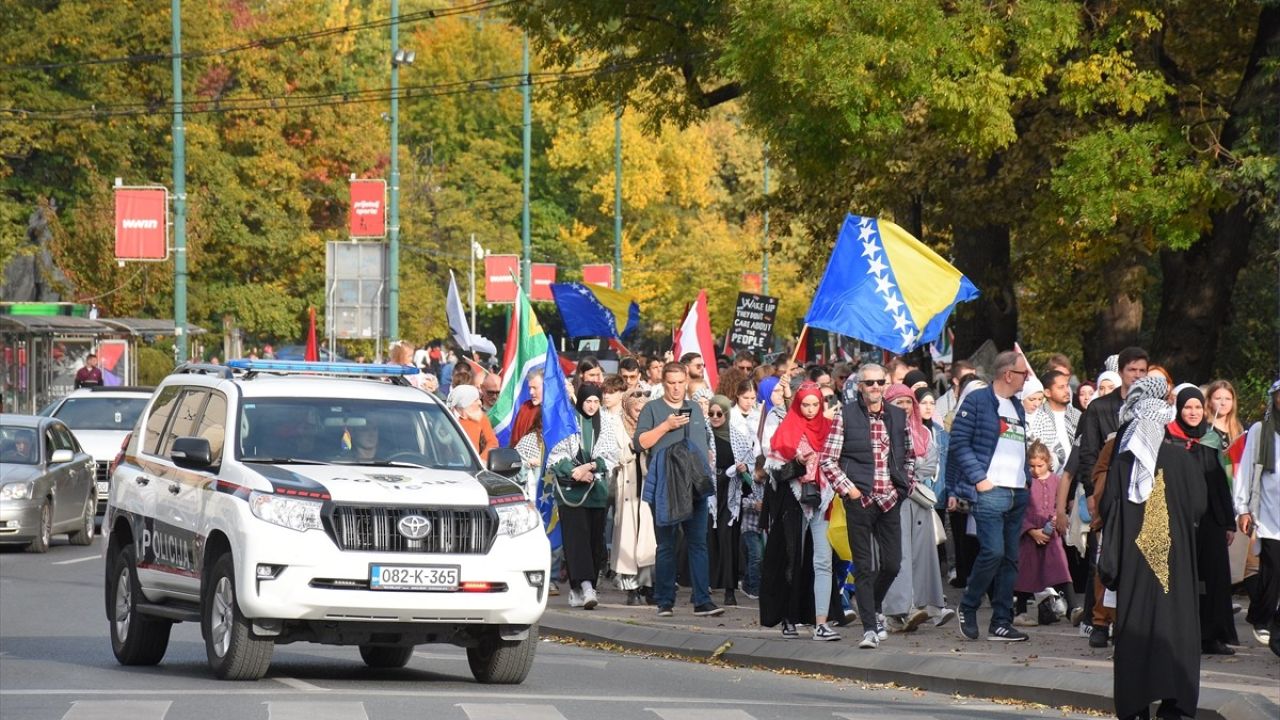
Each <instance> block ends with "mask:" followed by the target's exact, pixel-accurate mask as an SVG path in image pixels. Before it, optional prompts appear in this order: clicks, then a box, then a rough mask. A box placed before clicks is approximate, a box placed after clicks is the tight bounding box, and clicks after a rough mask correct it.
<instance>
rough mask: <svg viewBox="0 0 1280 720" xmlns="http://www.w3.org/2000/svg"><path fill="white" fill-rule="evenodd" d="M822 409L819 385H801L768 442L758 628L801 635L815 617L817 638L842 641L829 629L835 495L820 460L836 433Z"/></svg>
mask: <svg viewBox="0 0 1280 720" xmlns="http://www.w3.org/2000/svg"><path fill="white" fill-rule="evenodd" d="M824 410H825V408H824V407H823V399H822V390H821V389H819V388H818V386H817V385H815V384H813V383H804V384H802V385H801V386H800V389H799V390H797V391H796V395H795V398H794V399H793V400H792V401H791V409H790V411H788V412H787V414H786V417H785V418H783V420H782V422H781V423H780V424H779V425H778V429H777V430H776V431H775V432H774V434H773V437H772V438H771V439H770V443H769V446H770V451H769V455H768V459H767V461H766V463H765V470H766V471H767V472H768V473H769V482H768V487H767V488H766V490H765V501H764V511H763V513H764V521H765V522H767V525H766V529H767V531H768V539H767V540H766V541H765V548H764V562H763V568H762V571H761V575H762V578H761V594H760V624H761V625H763V626H765V627H774V626H775V625H778V624H779V623H781V624H782V636H783V637H785V638H795V637H799V636H800V635H799V632H798V631H797V630H796V624H797V623H802V622H808V621H809V619H810V618H812V619H813V621H814V627H813V639H814V640H839V639H840V635H839V633H837V632H836V631H835V630H833V629H832V628H831V627H830V626H829V625H827V612H828V611H829V610H830V608H831V604H832V601H833V599H832V595H833V593H832V585H833V583H832V575H831V555H832V552H831V543H830V542H829V541H828V540H827V524H828V520H827V511H828V510H829V508H830V506H831V499H832V498H833V497H835V492H834V490H833V489H832V488H831V487H830V486H829V485H827V484H826V483H825V482H823V480H822V477H821V473H819V472H818V454H819V453H820V452H821V450H822V448H823V446H824V445H825V444H826V441H827V435H829V434H830V432H831V420H829V419H828V418H827V416H826V412H824ZM806 486H807V487H806ZM835 601H836V602H839V600H838V598H837V599H836V600H835ZM837 607H839V606H837Z"/></svg>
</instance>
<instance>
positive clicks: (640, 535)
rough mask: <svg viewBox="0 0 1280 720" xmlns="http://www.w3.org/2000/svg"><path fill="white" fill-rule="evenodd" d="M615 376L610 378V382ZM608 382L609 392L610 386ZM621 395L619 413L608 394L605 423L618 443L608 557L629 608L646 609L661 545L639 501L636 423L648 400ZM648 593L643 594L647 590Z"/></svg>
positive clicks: (621, 391) (642, 396)
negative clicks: (635, 441) (625, 594)
mask: <svg viewBox="0 0 1280 720" xmlns="http://www.w3.org/2000/svg"><path fill="white" fill-rule="evenodd" d="M612 377H615V376H612V375H611V376H610V378H612ZM609 382H610V381H609V379H608V378H606V380H605V383H606V389H608V386H609ZM615 392H616V393H617V394H619V395H622V396H623V397H622V398H621V402H620V404H619V406H618V411H617V413H616V414H615V413H613V412H611V408H610V407H609V405H610V403H611V402H612V399H613V395H614V393H610V392H606V393H605V395H604V398H605V410H604V411H603V414H604V417H605V419H606V420H609V421H610V422H613V423H615V424H614V430H615V432H616V437H617V442H618V472H617V475H616V476H615V478H614V482H615V489H616V490H615V492H614V497H613V542H612V543H611V547H612V554H611V555H610V556H609V568H610V569H611V570H613V572H614V575H615V577H616V578H617V582H618V588H619V589H621V590H626V591H627V604H628V605H643V604H644V602H645V601H644V600H643V599H642V598H643V597H650V596H652V594H653V593H652V588H653V577H652V572H653V565H654V563H655V562H656V561H657V552H658V541H657V536H656V535H654V530H653V512H652V511H651V510H650V508H649V503H646V502H644V501H643V500H641V499H640V490H641V486H642V483H643V482H644V473H643V461H642V460H641V458H642V454H640V453H638V452H636V448H635V446H634V445H633V442H634V441H633V440H632V438H633V437H634V436H635V433H636V420H637V419H638V418H639V417H640V410H641V409H643V408H644V404H645V403H646V402H647V401H648V399H649V394H648V393H647V392H645V391H643V390H632V391H630V392H629V393H628V392H627V390H626V388H625V387H623V388H621V389H618V390H616V391H615ZM646 588H647V589H648V590H649V592H643V591H644V589H646Z"/></svg>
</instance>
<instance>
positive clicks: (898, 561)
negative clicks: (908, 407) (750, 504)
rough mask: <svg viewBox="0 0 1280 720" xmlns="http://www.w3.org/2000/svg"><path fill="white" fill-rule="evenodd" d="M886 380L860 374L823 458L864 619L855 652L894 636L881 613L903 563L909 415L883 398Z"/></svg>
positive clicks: (877, 372)
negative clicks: (840, 507)
mask: <svg viewBox="0 0 1280 720" xmlns="http://www.w3.org/2000/svg"><path fill="white" fill-rule="evenodd" d="M887 382H888V372H886V371H885V369H884V368H883V367H881V366H879V365H875V364H867V365H863V366H862V367H861V368H860V369H859V370H858V374H857V375H856V376H855V378H854V380H851V381H850V387H846V389H845V394H846V396H847V397H848V401H847V402H846V403H845V404H844V406H843V407H842V408H841V409H840V411H839V412H837V413H835V416H834V418H833V422H832V423H831V433H830V434H829V435H828V436H827V442H826V443H825V445H824V447H823V449H822V459H821V463H822V464H821V468H822V470H821V472H822V477H823V479H824V480H826V482H827V484H829V485H830V486H831V487H832V488H833V489H834V490H835V492H836V493H837V494H839V495H840V496H842V497H843V502H844V512H845V520H846V522H847V523H848V527H849V548H850V550H851V551H852V552H853V565H854V568H855V580H856V585H855V587H856V593H857V600H858V617H859V618H860V619H861V620H862V631H863V632H862V642H860V643H858V647H860V648H863V649H867V650H874V649H875V648H877V647H879V646H880V643H881V641H883V640H887V639H888V638H889V632H888V630H887V629H886V628H885V624H884V615H883V614H882V613H881V608H882V606H883V604H884V596H885V595H886V594H887V593H888V592H889V586H890V585H892V584H893V580H894V578H896V577H897V576H898V568H900V567H901V565H902V527H901V516H900V511H901V503H902V500H903V499H904V498H906V497H907V494H908V493H909V492H910V489H911V487H910V482H911V474H912V472H913V471H914V469H915V459H914V458H915V455H914V453H913V452H912V448H911V433H910V431H909V430H908V427H907V414H906V413H905V412H903V411H902V409H901V408H898V407H894V406H893V405H890V404H888V403H886V402H885V401H884V392H885V386H886V383H887ZM854 383H856V385H854Z"/></svg>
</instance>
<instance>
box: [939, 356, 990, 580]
mask: <svg viewBox="0 0 1280 720" xmlns="http://www.w3.org/2000/svg"><path fill="white" fill-rule="evenodd" d="M985 387H987V381H985V380H983V379H981V378H979V377H978V376H977V375H976V374H974V373H970V374H968V375H965V376H964V377H963V378H961V380H960V386H959V390H960V397H959V399H958V400H956V404H955V407H953V408H952V411H951V414H950V415H948V416H946V417H945V419H944V420H943V423H942V427H943V429H944V430H945V431H946V432H947V435H948V440H949V439H950V433H951V426H952V424H953V423H954V422H955V411H956V410H958V409H959V408H960V405H961V404H962V403H964V401H965V399H966V398H968V397H969V396H970V395H972V394H973V393H975V392H977V391H979V390H981V389H982V388H985ZM954 462H955V461H954V459H953V458H952V457H951V452H950V450H948V452H947V457H946V460H945V463H946V464H945V467H946V472H945V473H944V476H945V478H946V482H947V485H950V484H951V478H952V477H955V475H956V474H957V473H958V472H959V470H958V468H954V467H953V464H954ZM944 494H945V495H946V496H947V503H946V505H944V506H943V507H945V508H946V509H947V524H948V526H949V527H950V528H951V549H952V555H953V556H954V557H955V563H954V564H953V565H952V567H951V570H952V572H951V573H949V576H950V585H951V587H953V588H958V589H961V590H963V589H964V588H966V587H967V586H968V585H969V573H971V572H973V563H974V561H975V560H977V559H978V537H977V534H976V531H975V530H974V529H973V528H971V527H970V522H969V520H970V514H969V511H970V510H971V509H972V508H971V507H970V505H969V501H968V500H967V499H964V500H957V501H956V502H954V503H953V502H951V498H952V497H954V495H953V493H952V491H951V489H950V488H949V487H948V488H947V490H946V492H945V493H944Z"/></svg>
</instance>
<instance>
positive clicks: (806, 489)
mask: <svg viewBox="0 0 1280 720" xmlns="http://www.w3.org/2000/svg"><path fill="white" fill-rule="evenodd" d="M800 504H801V505H804V506H805V507H809V508H816V507H820V506H821V505H822V491H820V490H818V483H800Z"/></svg>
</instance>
